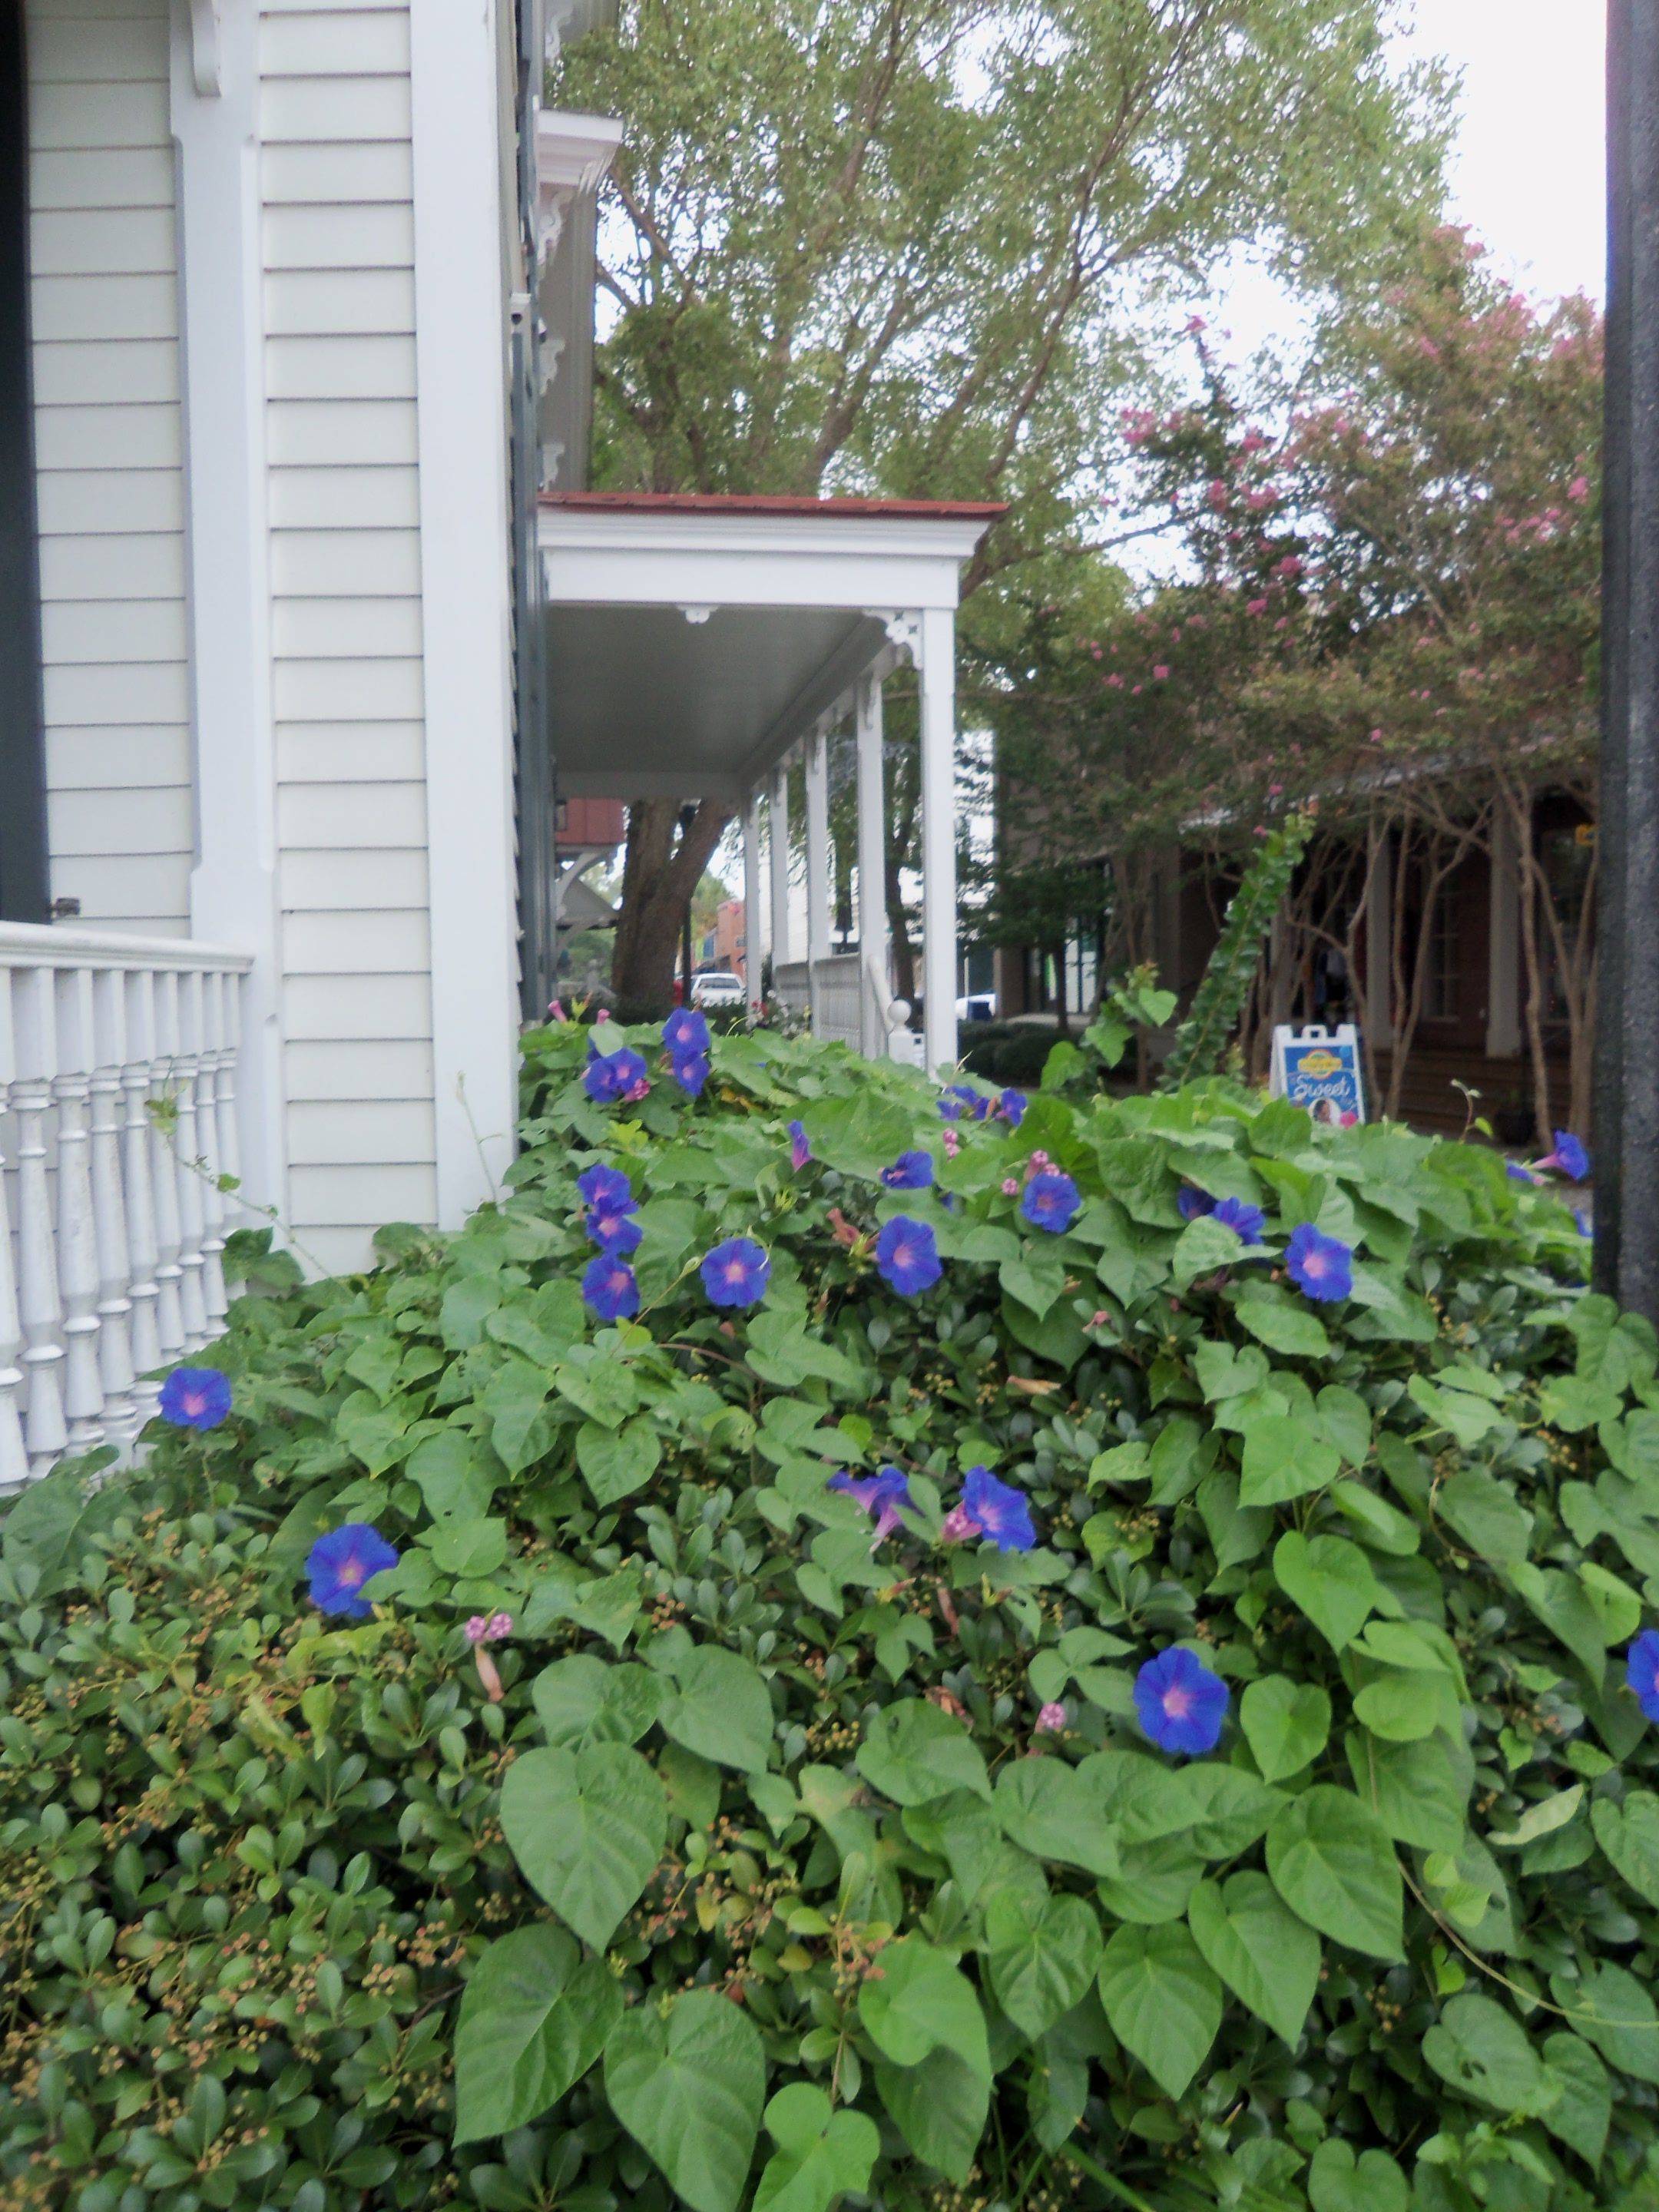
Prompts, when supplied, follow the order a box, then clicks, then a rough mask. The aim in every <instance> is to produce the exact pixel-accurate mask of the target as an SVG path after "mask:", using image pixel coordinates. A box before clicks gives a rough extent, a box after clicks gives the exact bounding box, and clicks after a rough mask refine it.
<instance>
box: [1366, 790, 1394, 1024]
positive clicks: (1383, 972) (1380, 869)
mask: <svg viewBox="0 0 1659 2212" xmlns="http://www.w3.org/2000/svg"><path fill="white" fill-rule="evenodd" d="M1366 858H1367V864H1368V866H1369V869H1370V881H1369V883H1368V884H1367V885H1366V890H1365V1024H1366V1026H1367V1028H1368V1029H1369V1030H1370V1033H1371V1049H1372V1050H1373V1051H1374V1052H1386V1051H1388V1050H1389V1049H1390V1048H1392V1046H1393V1044H1394V959H1393V948H1394V847H1393V841H1392V840H1391V839H1390V837H1389V833H1388V831H1387V830H1386V829H1374V830H1372V832H1371V833H1370V850H1369V852H1368V854H1367V856H1366Z"/></svg>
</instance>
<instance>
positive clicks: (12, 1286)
mask: <svg viewBox="0 0 1659 2212" xmlns="http://www.w3.org/2000/svg"><path fill="white" fill-rule="evenodd" d="M16 1073H17V1054H16V1048H15V1042H14V1038H13V1035H12V1023H11V970H10V969H9V968H0V1127H3V1126H4V1119H5V1113H6V1101H7V1099H8V1098H9V1096H10V1093H11V1085H12V1079H13V1078H14V1077H15V1074H16ZM22 1344H23V1340H22V1324H21V1322H20V1321H19V1319H18V1316H17V1281H16V1275H15V1267H14V1263H13V1259H12V1242H11V1224H10V1222H9V1219H8V1218H7V1207H6V1160H5V1155H4V1153H3V1152H0V1495H3V1496H6V1497H9V1496H10V1494H11V1493H12V1492H13V1491H15V1490H16V1489H18V1488H19V1487H20V1486H21V1485H22V1484H23V1483H26V1482H27V1480H28V1479H29V1455H28V1451H27V1447H26V1445H25V1444H24V1442H23V1420H22V1413H21V1407H20V1404H19V1400H20V1396H21V1391H22V1386H23V1370H22V1369H21V1367H20V1366H19V1365H18V1364H17V1360H18V1355H19V1353H20V1352H21V1350H22Z"/></svg>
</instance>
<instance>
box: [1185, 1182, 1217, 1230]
mask: <svg viewBox="0 0 1659 2212" xmlns="http://www.w3.org/2000/svg"><path fill="white" fill-rule="evenodd" d="M1176 1212H1178V1213H1179V1214H1180V1216H1181V1218H1182V1220H1183V1221H1196V1220H1197V1219H1198V1218H1199V1217H1200V1214H1205V1213H1213V1212H1215V1200H1213V1199H1212V1197H1211V1195H1210V1194H1209V1192H1208V1191H1207V1190H1200V1189H1198V1188H1196V1187H1195V1186H1194V1184H1192V1183H1189V1182H1183V1183H1182V1186H1181V1188H1180V1189H1179V1190H1178V1191H1177V1192H1176Z"/></svg>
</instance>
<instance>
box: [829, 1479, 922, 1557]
mask: <svg viewBox="0 0 1659 2212" xmlns="http://www.w3.org/2000/svg"><path fill="white" fill-rule="evenodd" d="M829 1487H830V1489H831V1490H836V1491H839V1492H841V1493H842V1496H843V1497H845V1498H853V1499H854V1500H855V1502H856V1503H857V1504H860V1505H861V1506H862V1507H863V1508H864V1510H865V1511H866V1513H873V1514H874V1515H875V1516H876V1533H875V1536H874V1539H873V1541H874V1542H876V1543H880V1541H881V1540H882V1538H883V1537H884V1536H889V1535H890V1534H892V1532H893V1530H894V1529H895V1528H897V1527H898V1525H899V1515H898V1510H899V1508H900V1506H901V1505H908V1504H910V1502H911V1500H910V1485H909V1483H908V1481H907V1480H906V1479H905V1476H904V1474H903V1471H902V1469H901V1468H896V1467H884V1468H882V1470H881V1472H880V1474H867V1475H853V1474H832V1475H831V1476H830V1478H829Z"/></svg>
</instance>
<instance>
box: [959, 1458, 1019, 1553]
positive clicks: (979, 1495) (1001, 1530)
mask: <svg viewBox="0 0 1659 2212" xmlns="http://www.w3.org/2000/svg"><path fill="white" fill-rule="evenodd" d="M962 1510H963V1513H964V1514H965V1515H966V1516H967V1518H968V1519H969V1522H971V1523H972V1525H973V1527H974V1528H975V1529H976V1530H977V1531H978V1533H979V1534H981V1536H983V1537H984V1539H985V1540H986V1541H987V1543H988V1544H994V1545H995V1547H996V1548H997V1550H998V1551H999V1552H1029V1551H1030V1548H1031V1547H1032V1545H1033V1544H1035V1543H1036V1522H1034V1521H1033V1520H1032V1518H1031V1508H1030V1504H1029V1502H1028V1500H1027V1498H1026V1496H1025V1493H1024V1491H1023V1490H1016V1489H1015V1488H1014V1486H1013V1485H1012V1483H1009V1482H999V1481H998V1480H997V1479H996V1477H995V1475H994V1474H992V1473H991V1470H990V1469H989V1468H986V1467H970V1468H969V1470H968V1472H967V1474H965V1475H964V1476H963V1483H962Z"/></svg>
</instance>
